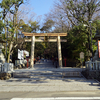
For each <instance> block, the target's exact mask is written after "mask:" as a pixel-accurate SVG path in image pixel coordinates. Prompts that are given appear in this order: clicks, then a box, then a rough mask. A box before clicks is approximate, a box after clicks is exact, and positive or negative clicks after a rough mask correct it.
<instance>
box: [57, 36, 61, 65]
mask: <svg viewBox="0 0 100 100" xmlns="http://www.w3.org/2000/svg"><path fill="white" fill-rule="evenodd" d="M57 42H58V61H59V67H62V54H61V43H60V36H58V37H57Z"/></svg>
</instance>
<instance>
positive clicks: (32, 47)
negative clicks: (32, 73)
mask: <svg viewBox="0 0 100 100" xmlns="http://www.w3.org/2000/svg"><path fill="white" fill-rule="evenodd" d="M34 48H35V36H32V44H31V62H30V67H31V68H33V67H34Z"/></svg>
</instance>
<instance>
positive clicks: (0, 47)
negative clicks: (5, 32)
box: [0, 34, 6, 64]
mask: <svg viewBox="0 0 100 100" xmlns="http://www.w3.org/2000/svg"><path fill="white" fill-rule="evenodd" d="M2 43H5V41H4V40H3V39H2V35H1V34H0V63H2V64H4V63H5V61H6V60H5V58H4V55H3V53H2V49H3V48H4V46H2Z"/></svg>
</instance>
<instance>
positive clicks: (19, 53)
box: [18, 49, 21, 59]
mask: <svg viewBox="0 0 100 100" xmlns="http://www.w3.org/2000/svg"><path fill="white" fill-rule="evenodd" d="M18 59H21V51H20V50H19V49H18Z"/></svg>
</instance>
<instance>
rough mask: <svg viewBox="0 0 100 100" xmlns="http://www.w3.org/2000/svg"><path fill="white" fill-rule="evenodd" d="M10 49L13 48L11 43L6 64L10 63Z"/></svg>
mask: <svg viewBox="0 0 100 100" xmlns="http://www.w3.org/2000/svg"><path fill="white" fill-rule="evenodd" d="M12 48H13V42H12V41H11V43H10V47H9V53H8V59H7V62H8V63H9V61H10V55H11V50H12Z"/></svg>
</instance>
